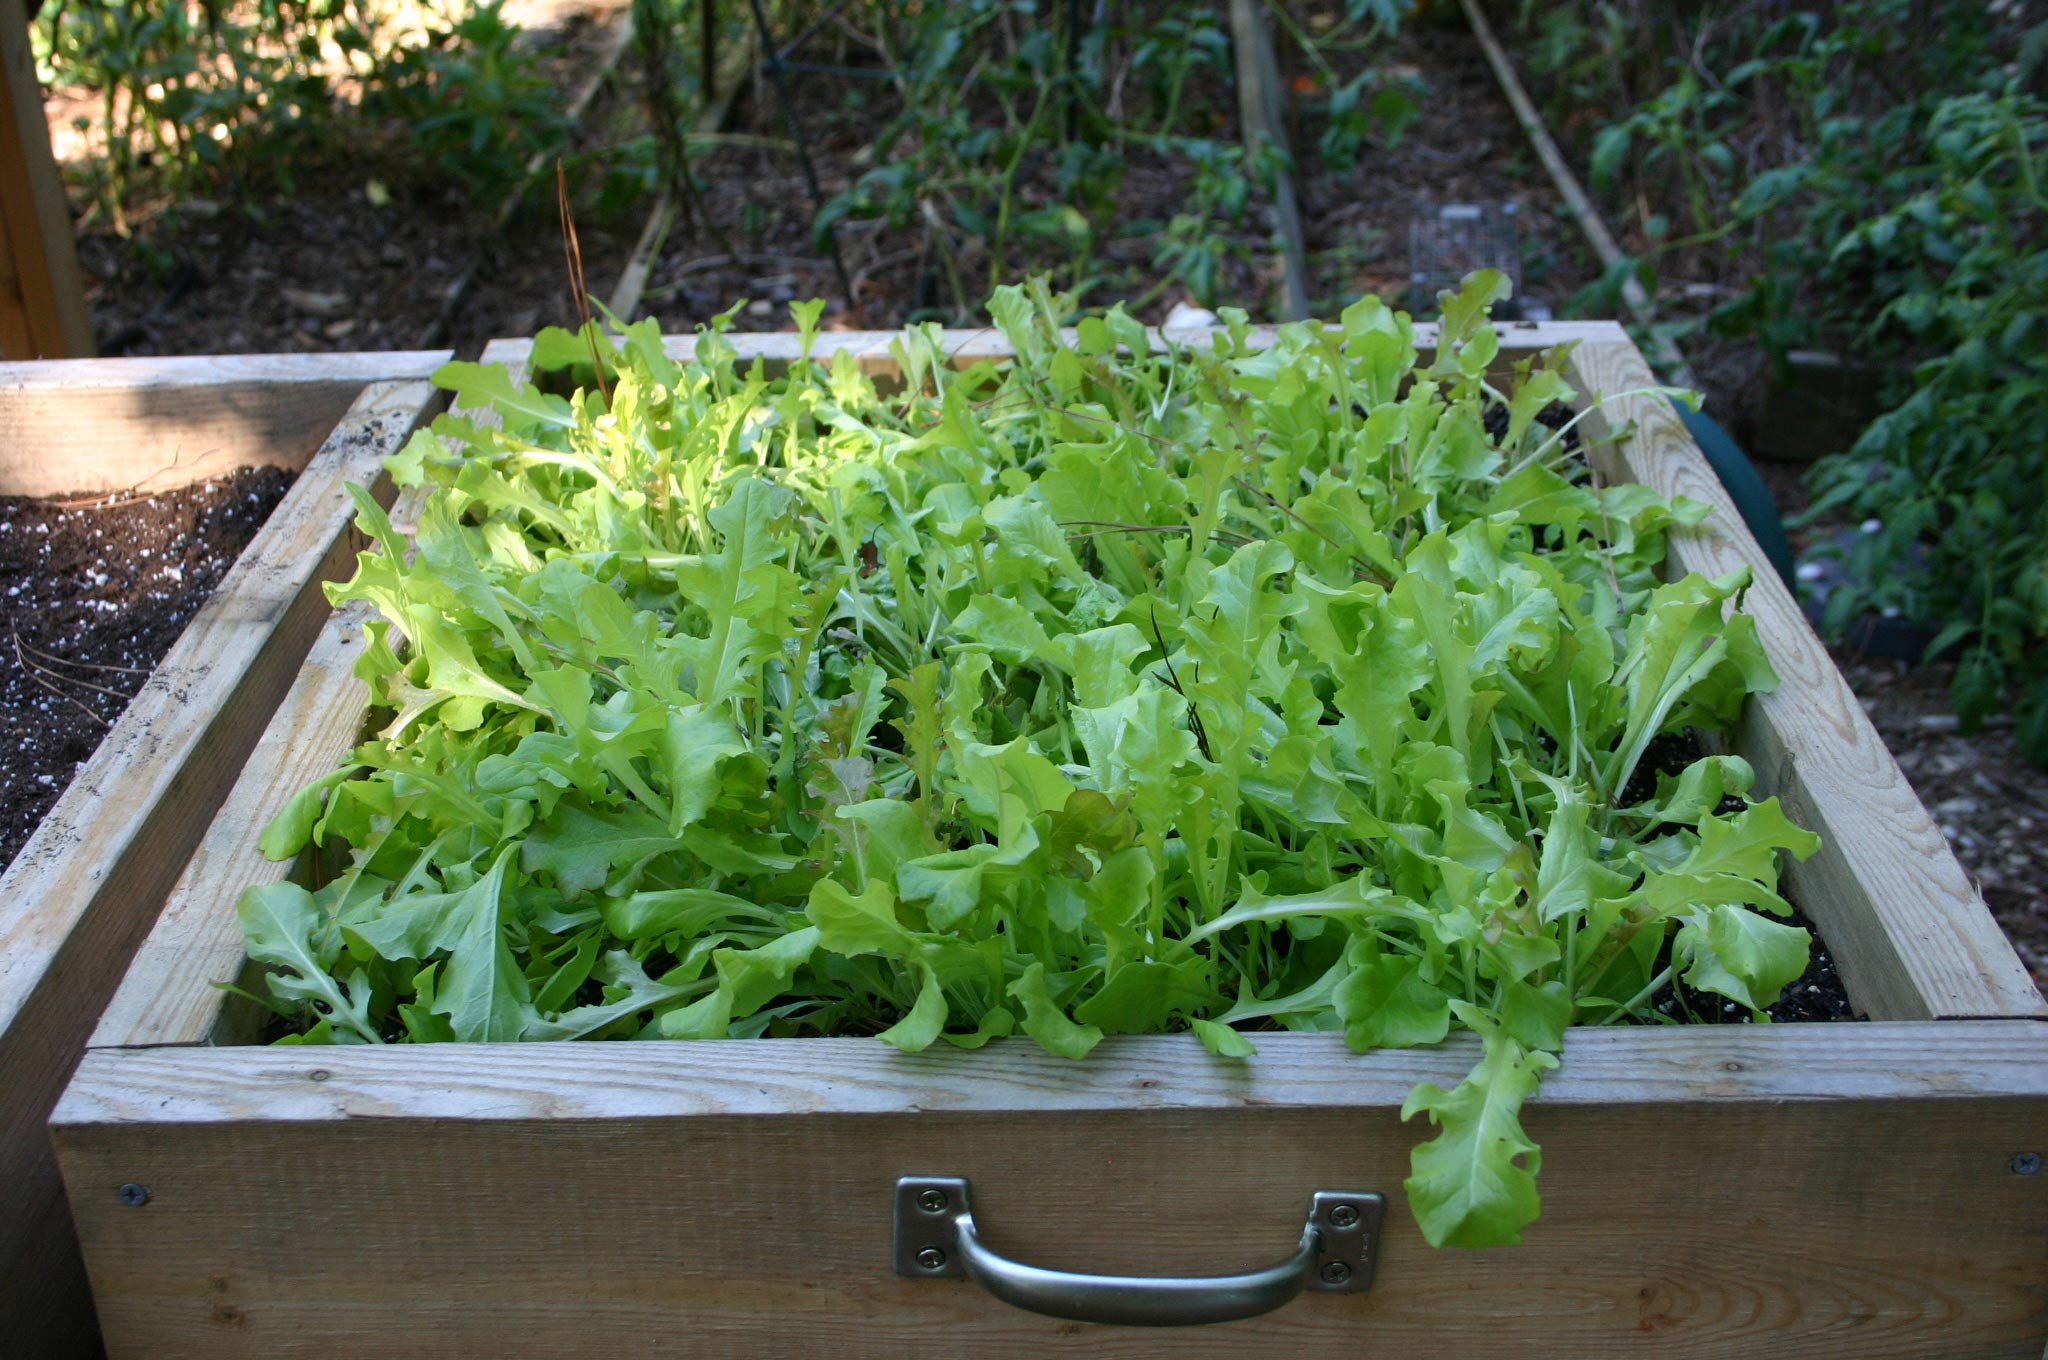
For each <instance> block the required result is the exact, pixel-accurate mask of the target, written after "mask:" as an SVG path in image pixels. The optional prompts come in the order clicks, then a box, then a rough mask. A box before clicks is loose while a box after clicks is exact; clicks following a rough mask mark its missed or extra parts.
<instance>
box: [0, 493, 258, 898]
mask: <svg viewBox="0 0 2048 1360" xmlns="http://www.w3.org/2000/svg"><path fill="white" fill-rule="evenodd" d="M291 481H292V477H291V474H290V473H288V472H285V471H283V470H281V469H278V468H242V469H239V470H237V471H236V472H234V473H233V474H232V475H230V476H227V477H223V478H217V479H215V480H213V481H209V482H201V483H199V484H198V485H195V486H189V487H182V488H180V489H178V490H176V491H167V492H164V493H162V494H160V495H155V496H148V497H143V498H106V497H96V498H79V499H75V500H66V499H63V498H59V499H55V500H29V499H25V498H21V497H14V496H7V497H0V629H4V630H5V636H4V637H0V656H4V658H5V660H4V663H0V751H4V753H5V758H4V759H0V870H4V868H5V866H6V865H8V864H10V863H12V862H13V860H14V857H15V855H17V854H18V853H20V851H21V848H22V846H23V845H25V844H26V843H27V842H28V838H29V835H30V833H32V832H33V831H34V830H35V829H36V825H37V823H39V822H41V821H42V819H43V815H44V814H45V813H47V812H48V811H49V810H50V807H51V805H52V804H54V803H55V802H56V801H57V797H58V795H59V794H61V793H63V792H64V789H65V787H66V786H67V785H69V784H70V782H71V777H72V775H74V774H75V773H77V770H78V767H79V765H80V764H82V763H83V762H84V761H85V759H86V758H87V757H88V756H90V755H91V754H92V753H93V750H94V748H96V747H97V746H98V745H99V744H100V739H101V738H102V737H104V736H105V735H106V734H107V729H108V728H110V727H112V726H113V724H114V721H115V719H117V718H119V717H120V716H121V711H122V710H123V709H124V708H126V707H127V706H128V700H129V699H130V698H132V697H133V696H134V694H135V691H136V690H137V689H139V688H141V686H142V682H143V681H144V680H145V679H146V678H147V677H148V675H149V673H150V671H151V670H152V669H154V668H155V666H156V664H157V662H159V661H161V660H162V659H163V656H164V653H165V652H167V651H169V650H170V647H171V644H172V643H173V642H175V641H177V639H178V635H179V634H180V633H182V632H184V631H185V625H186V623H188V622H189V621H190V620H191V618H192V616H193V615H194V614H195V613H197V612H198V611H199V607H200V606H201V605H203V604H205V603H206V601H207V599H208V598H209V597H210V596H211V595H212V594H213V589H214V587H215V586H216V585H218V584H219V583H220V578H221V577H222V576H223V575H225V574H226V573H227V569H228V568H229V567H230V566H233V565H234V561H235V558H236V557H237V556H239V555H240V554H241V551H242V549H243V548H244V547H246V546H247V545H248V542H249V540H250V539H251V538H252V537H254V536H255V533H256V530H257V529H258V528H259V527H260V526H261V525H262V523H263V521H264V520H265V519H266V518H268V517H269V515H270V512H271V510H272V509H273V508H275V506H276V505H277V502H278V500H279V498H281V497H282V496H283V495H284V493H285V490H286V488H287V487H289V486H290V485H291Z"/></svg>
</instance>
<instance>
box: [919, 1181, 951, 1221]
mask: <svg viewBox="0 0 2048 1360" xmlns="http://www.w3.org/2000/svg"><path fill="white" fill-rule="evenodd" d="M950 1202H951V1201H949V1200H948V1199H947V1198H946V1192H945V1191H943V1190H940V1189H938V1188H936V1187H934V1188H932V1189H929V1190H920V1191H918V1192H917V1207H918V1208H920V1209H922V1210H924V1211H925V1212H926V1213H928V1214H943V1213H944V1212H946V1205H947V1204H948V1203H950Z"/></svg>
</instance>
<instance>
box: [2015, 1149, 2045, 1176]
mask: <svg viewBox="0 0 2048 1360" xmlns="http://www.w3.org/2000/svg"><path fill="white" fill-rule="evenodd" d="M2040 1170H2041V1154H2040V1153H2038V1152H2022V1153H2021V1154H2020V1155H2019V1156H2017V1157H2015V1158H2013V1159H2012V1171H2013V1174H2014V1175H2015V1176H2033V1175H2038V1174H2039V1173H2040Z"/></svg>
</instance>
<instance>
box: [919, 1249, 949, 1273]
mask: <svg viewBox="0 0 2048 1360" xmlns="http://www.w3.org/2000/svg"><path fill="white" fill-rule="evenodd" d="M917 1263H918V1265H919V1266H921V1267H923V1268H924V1269H926V1270H938V1269H941V1268H942V1267H944V1266H945V1264H946V1253H944V1252H943V1251H940V1250H939V1249H938V1248H937V1247H923V1248H920V1249H919V1251H918V1253H917Z"/></svg>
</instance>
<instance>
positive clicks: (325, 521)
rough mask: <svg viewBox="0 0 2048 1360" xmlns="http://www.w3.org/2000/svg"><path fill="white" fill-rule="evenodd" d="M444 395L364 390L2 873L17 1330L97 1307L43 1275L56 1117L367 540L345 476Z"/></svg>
mask: <svg viewBox="0 0 2048 1360" xmlns="http://www.w3.org/2000/svg"><path fill="white" fill-rule="evenodd" d="M434 399H435V398H434V393H433V391H432V389H431V388H430V387H429V386H428V385H427V384H425V383H422V382H412V383H393V384H379V385H375V386H372V387H371V388H370V389H369V390H367V391H365V392H364V393H363V394H362V396H361V398H360V400H359V401H358V402H357V403H356V405H355V407H354V408H353V409H352V411H351V412H350V415H349V417H348V419H346V420H345V421H343V422H342V424H341V425H340V426H339V427H338V428H337V429H336V430H335V432H334V434H333V437H332V438H331V439H329V441H328V442H327V445H326V447H325V448H324V449H323V450H322V452H321V453H320V454H319V455H318V456H317V457H316V458H315V459H314V460H313V462H312V463H311V464H309V465H308V467H307V470H306V472H305V473H304V474H303V475H302V476H301V477H300V478H299V479H298V481H297V482H296V484H295V485H294V486H293V487H292V489H291V491H289V492H288V493H287V494H286V496H285V498H284V499H283V500H282V501H281V502H279V504H278V506H277V508H276V509H275V510H274V511H273V512H272V514H271V516H270V518H269V520H267V521H266V522H265V524H264V527H263V528H262V529H260V530H259V531H258V532H257V535H256V537H255V538H254V539H253V540H252V541H251V542H250V545H249V547H248V548H247V549H246V550H245V551H244V552H243V553H242V555H241V557H240V558H239V559H238V560H237V561H236V563H235V565H234V566H233V567H232V568H230V569H229V572H228V574H227V576H226V577H225V578H224V579H223V580H222V582H221V584H220V587H219V589H218V590H217V591H216V592H215V594H214V596H213V598H212V599H211V600H209V601H208V602H207V603H206V604H205V605H204V606H203V607H202V608H201V609H200V611H199V613H198V614H197V615H195V616H194V618H193V620H192V622H191V623H190V624H189V625H188V626H187V627H186V630H185V632H184V634H183V635H182V636H181V637H180V638H179V639H178V641H177V642H176V643H175V644H173V646H172V648H171V650H170V652H169V653H168V654H167V655H166V656H165V658H164V660H163V662H162V664H161V665H159V666H158V667H157V669H156V670H155V671H154V672H152V674H151V675H150V677H149V679H148V681H147V682H145V683H144V685H143V687H142V690H141V692H140V693H138V694H137V696H136V698H135V700H134V701H133V702H132V703H131V704H130V705H129V706H128V709H127V711H126V712H125V713H123V715H122V716H121V718H120V720H119V721H118V722H117V723H116V724H115V726H114V728H113V730H112V731H111V732H110V733H109V734H108V736H107V738H106V740H105V741H104V742H102V743H101V745H100V747H99V749H98V750H97V751H96V752H95V753H94V754H93V756H92V758H91V759H90V760H89V761H88V762H87V763H86V765H85V766H84V768H83V769H81V770H80V771H79V773H78V776H77V778H76V779H75V780H74V781H73V782H72V784H71V787H70V788H69V789H67V790H66V792H65V793H64V795H63V797H62V798H60V799H59V800H58V802H57V805H56V807H54V808H53V809H51V811H50V814H49V815H48V816H47V817H45V818H44V820H43V822H42V825H41V826H40V827H39V828H38V829H37V831H36V833H35V835H34V836H33V837H31V839H30V840H29V843H28V845H27V846H26V847H25V848H24V849H23V850H22V852H21V853H20V855H18V856H17V857H16V858H15V860H14V862H13V864H12V865H11V866H9V868H8V870H7V872H6V874H5V876H4V877H0V1110H5V1111H6V1121H5V1124H4V1127H0V1334H7V1333H14V1332H16V1329H22V1331H21V1333H20V1334H27V1330H28V1329H32V1328H43V1327H58V1326H62V1325H65V1323H66V1321H67V1319H68V1317H69V1314H68V1313H67V1311H66V1309H67V1308H69V1309H71V1310H72V1311H76V1310H77V1309H79V1308H85V1307H87V1305H86V1304H85V1302H84V1300H83V1299H82V1298H68V1299H67V1298H60V1297H57V1296H56V1294H55V1293H54V1292H52V1291H49V1290H46V1289H44V1288H43V1287H42V1286H38V1285H36V1284H35V1283H34V1281H33V1279H32V1269H37V1268H41V1266H42V1265H43V1264H47V1263H48V1262H51V1261H56V1260H58V1259H60V1258H61V1257H62V1255H63V1253H64V1252H66V1251H67V1250H70V1247H69V1233H68V1229H66V1230H64V1231H63V1232H62V1233H60V1235H59V1236H58V1237H57V1238H55V1239H53V1238H51V1236H50V1233H51V1232H52V1231H53V1229H52V1228H51V1226H50V1224H51V1219H50V1217H49V1215H48V1214H47V1213H45V1212H44V1209H43V1206H42V1201H43V1200H44V1198H45V1197H46V1196H49V1195H50V1194H51V1192H52V1191H53V1189H54V1186H55V1184H56V1182H55V1169H54V1166H53V1165H52V1164H51V1163H50V1161H49V1152H48V1140H47V1138H46V1137H45V1135H44V1131H43V1128H42V1123H43V1117H44V1115H45V1113H46V1112H47V1111H48V1110H49V1109H50V1107H51V1105H52V1104H53V1103H54V1102H55V1100H56V1098H57V1095H58V1093H59V1092H60V1091H61V1090H62V1087H63V1084H64V1081H65V1079H66V1077H67V1076H68V1074H69V1073H70V1070H71V1068H72V1066H73V1064H74V1063H75V1062H76V1061H77V1058H78V1055H79V1053H80V1051H81V1050H82V1048H83V1046H84V1043H85V1040H86V1038H87V1036H88V1035H89V1034H90V1032H91V1029H92V1025H93V1021H94V1019H95V1018H96V1017H97V1015H98V1014H99V1011H100V1009H101V1007H102V1006H103V1005H104V1004H105V1002H106V1000H107V998H108V997H109V995H111V993H112V992H113V990H114V987H115V985H116V984H117V983H118V982H119V981H120V978H121V974H122V972H123V970H124V969H125V967H126V965H127V963H128V960H129V957H130V956H131V954H132V953H133V952H134V950H135V948H136V946H137V944H138V943H139V942H140V941H141V939H142V938H143V936H144V935H145V934H146V933H147V932H148V930H149V928H150V925H151V922H152V921H153V919H154V917H155V908H156V905H157V904H159V903H161V902H162V900H163V896H164V893H165V891H166V889H167V888H168V887H169V886H170V884H171V883H172V882H173V881H174V879H175V878H176V875H177V873H178V871H179V869H180V868H181V867H182V866H183V865H184V863H185V862H186V860H187V858H188V857H189V855H190V852H191V849H192V847H193V846H194V845H195V844H196V843H197V842H198V841H199V839H200V837H201V835H202V834H203V833H204V832H205V830H206V828H207V825H208V822H209V820H210V819H211V817H212V814H213V812H214V809H215V808H217V807H218V806H219V804H220V801H221V798H222V796H223V795H224V794H225V793H226V791H227V789H228V787H229V785H230V784H231V783H232V782H233V780H234V778H235V776H236V773H237V772H238V771H239V770H240V769H241V767H242V764H243V761H244V759H245V757H246V756H247V754H248V751H249V748H250V747H251V745H253V744H254V742H255V739H256V737H257V735H258V733H259V732H260V731H261V729H262V724H263V722H264V721H265V719H267V717H268V716H269V712H270V709H271V707H272V706H273V705H274V704H275V702H276V697H277V696H278V695H279V694H281V693H283V691H284V690H285V688H286V687H287V685H288V684H289V683H290V679H291V676H292V675H293V674H294V673H295V672H296V670H297V669H298V664H299V661H300V658H301V657H302V656H303V655H304V653H305V650H306V647H307V646H308V644H309V643H310V640H311V637H312V634H313V633H314V631H315V630H316V629H317V627H318V625H319V620H320V618H321V617H322V616H323V615H324V614H325V613H326V602H325V600H324V599H323V598H322V597H321V595H320V591H319V587H318V582H319V581H320V580H321V579H323V578H324V577H331V576H333V575H334V574H336V573H338V572H340V571H342V570H344V569H345V568H346V566H347V564H348V560H349V550H350V548H351V542H350V540H349V537H348V534H349V529H348V518H349V514H350V509H349V501H348V498H347V496H346V494H345V493H344V492H343V490H342V484H343V482H344V481H346V480H350V479H354V480H359V481H369V480H372V479H373V478H374V477H375V476H376V474H377V472H378V467H377V460H378V459H379V458H380V457H381V456H383V455H384V454H386V453H389V452H392V451H394V450H395V449H396V448H397V447H398V446H399V445H400V444H401V443H402V442H403V441H404V439H405V437H406V435H407V433H408V432H409V431H410V430H411V429H412V428H413V427H414V425H415V424H416V423H417V422H418V420H419V418H420V417H421V415H422V413H423V412H424V411H425V409H426V408H427V407H428V406H429V405H430V404H431V403H432V401H433V400H434ZM60 1207H61V1206H60ZM59 1217H60V1218H61V1215H59ZM87 1311H88V1313H89V1308H87ZM57 1344H59V1343H57V1342H55V1341H53V1342H52V1345H53V1346H55V1345H57ZM27 1353H30V1354H43V1353H45V1352H43V1351H39V1350H36V1349H34V1348H31V1349H30V1350H29V1351H28V1352H27ZM47 1353H50V1354H58V1353H62V1352H61V1350H54V1349H53V1350H51V1351H49V1352H47Z"/></svg>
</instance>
